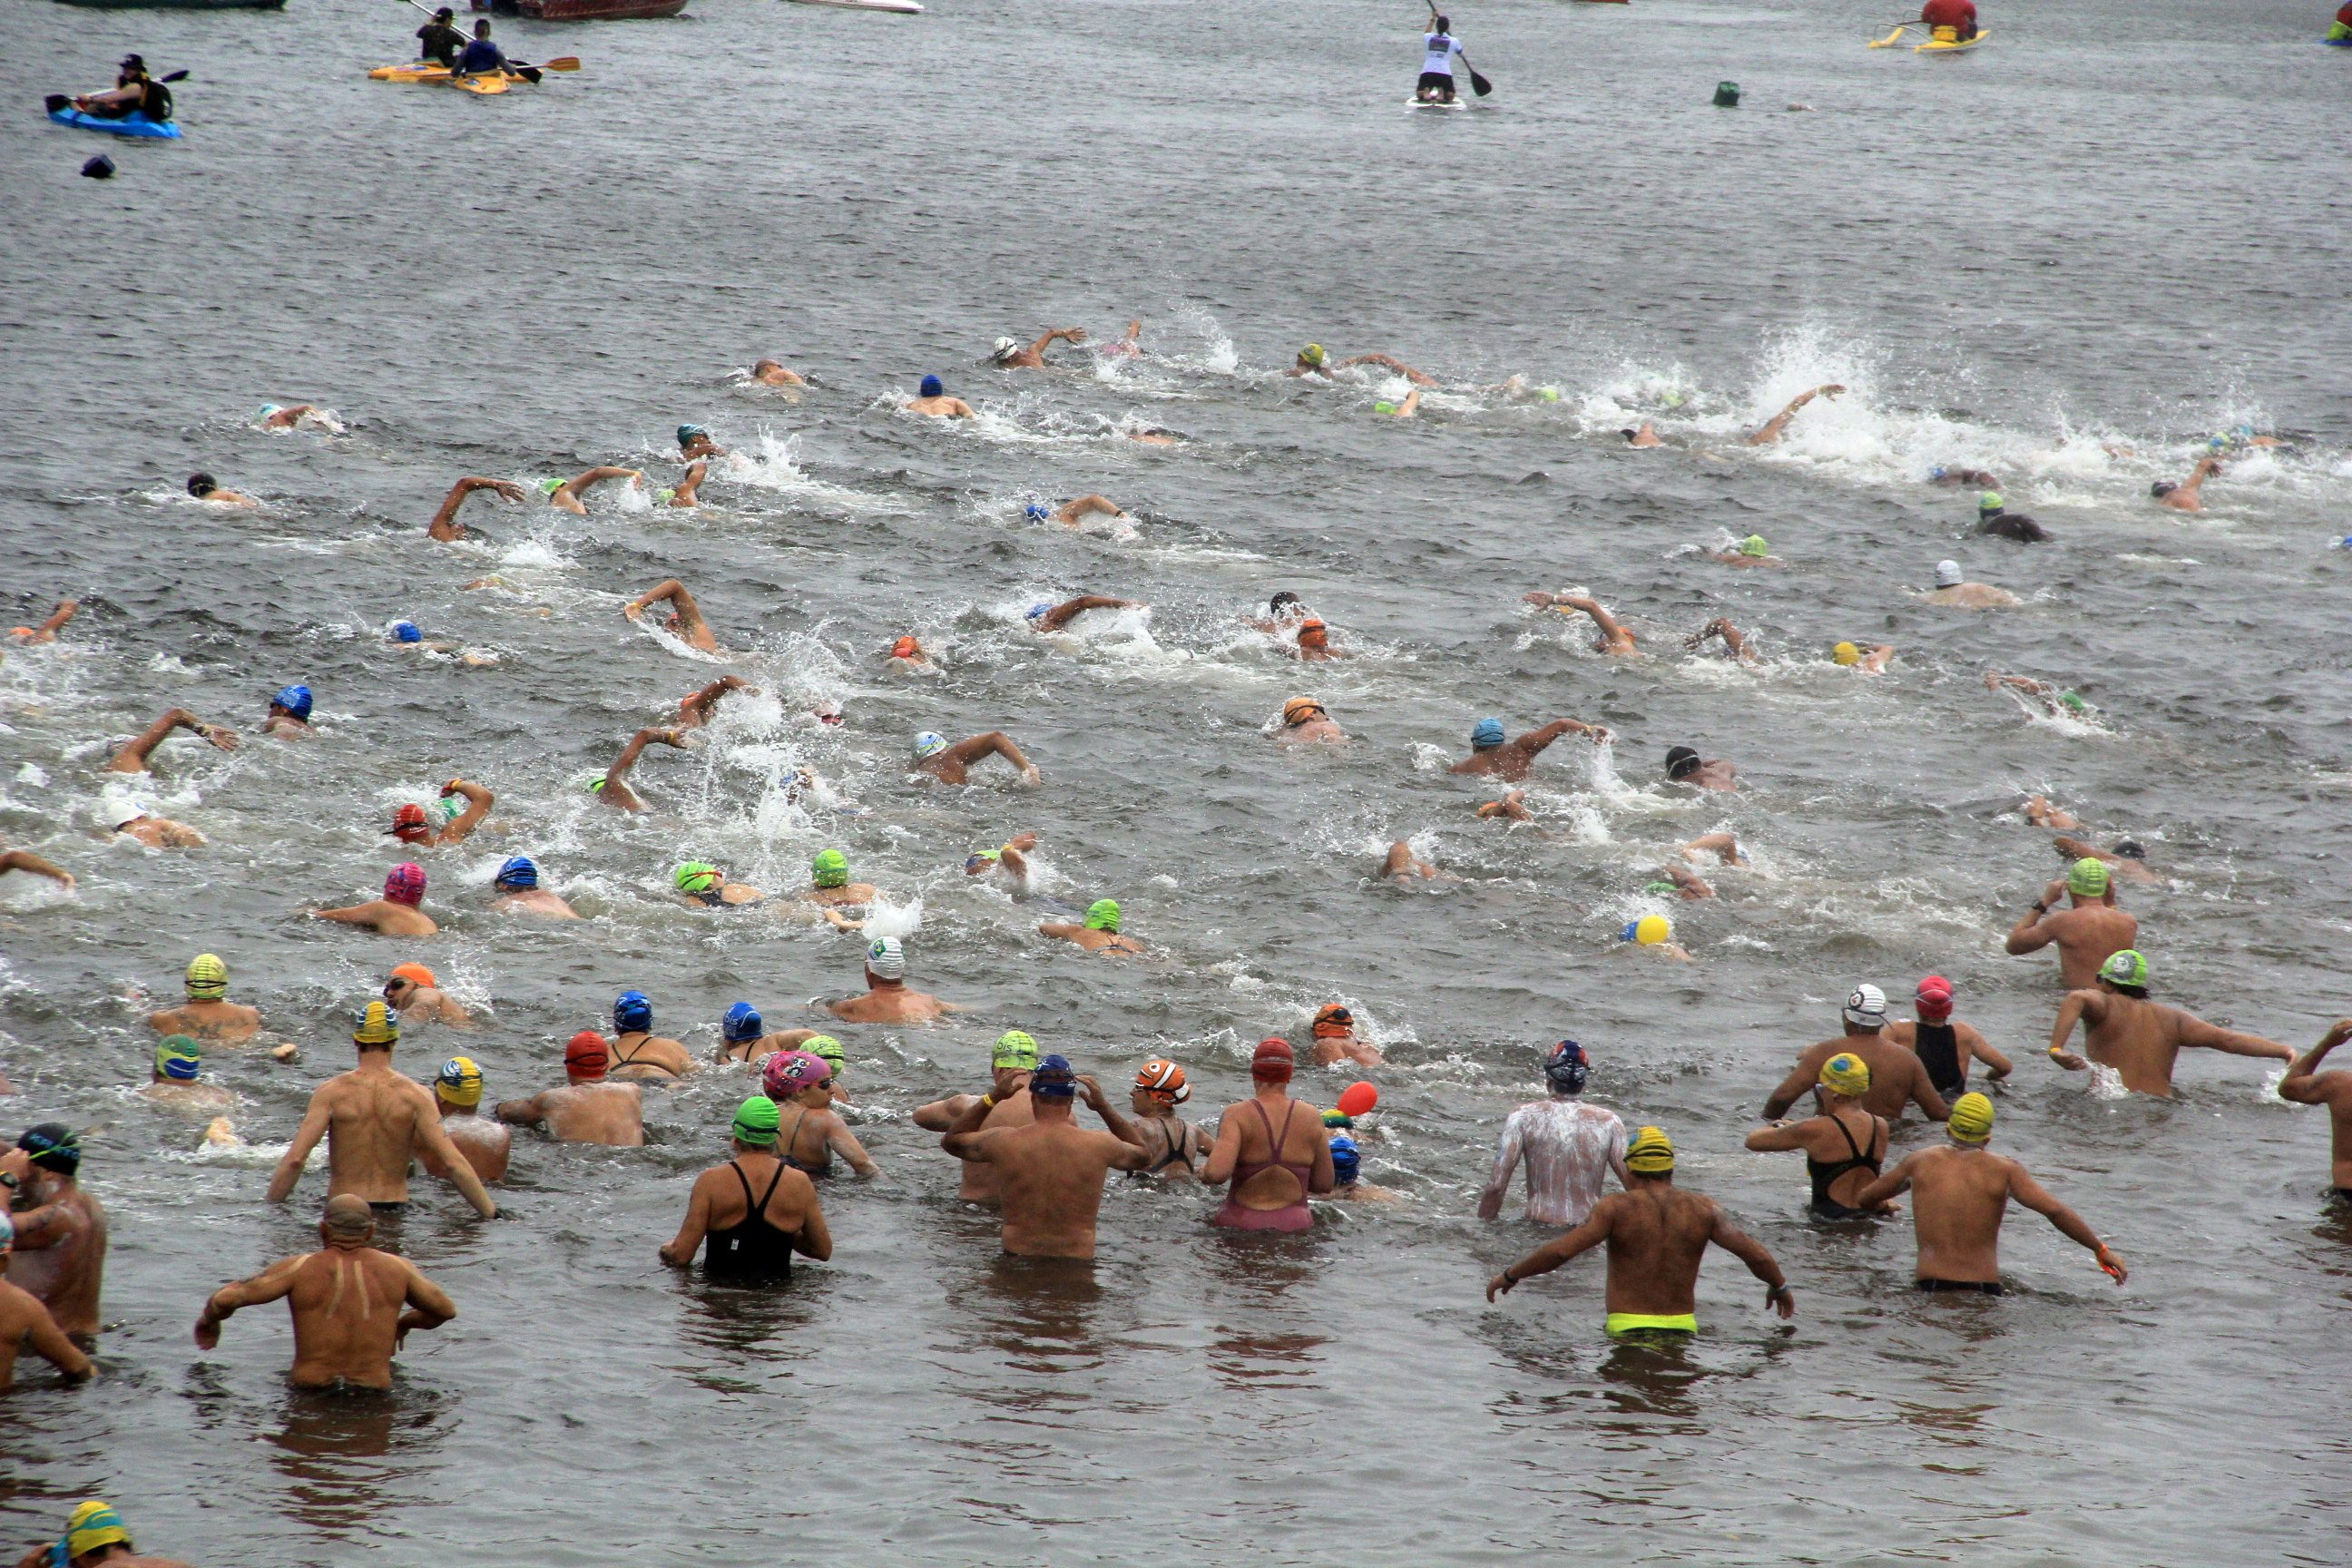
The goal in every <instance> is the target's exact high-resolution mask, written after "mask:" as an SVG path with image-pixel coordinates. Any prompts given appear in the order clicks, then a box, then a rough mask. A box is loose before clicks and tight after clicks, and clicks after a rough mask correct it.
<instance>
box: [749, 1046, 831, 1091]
mask: <svg viewBox="0 0 2352 1568" xmlns="http://www.w3.org/2000/svg"><path fill="white" fill-rule="evenodd" d="M832 1078H833V1068H830V1067H827V1066H826V1065H825V1061H824V1058H823V1057H818V1056H812V1055H810V1054H809V1053H808V1052H806V1051H775V1052H772V1053H771V1054H770V1056H769V1058H768V1059H767V1060H766V1061H764V1062H761V1064H760V1087H761V1089H762V1090H764V1091H765V1092H766V1094H767V1095H768V1097H769V1099H770V1100H777V1099H782V1098H785V1097H788V1096H791V1095H795V1094H798V1093H800V1091H801V1090H803V1089H816V1088H818V1087H820V1086H821V1085H823V1084H825V1083H827V1082H829V1081H831V1079H832Z"/></svg>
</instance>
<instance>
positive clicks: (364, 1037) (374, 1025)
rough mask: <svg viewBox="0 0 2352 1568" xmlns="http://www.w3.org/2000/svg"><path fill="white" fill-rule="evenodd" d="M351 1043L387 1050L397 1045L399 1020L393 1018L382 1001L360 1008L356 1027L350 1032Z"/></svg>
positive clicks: (389, 1008) (390, 1009) (398, 1040)
mask: <svg viewBox="0 0 2352 1568" xmlns="http://www.w3.org/2000/svg"><path fill="white" fill-rule="evenodd" d="M399 1043H400V1020H399V1019H397V1018H395V1017H394V1016H393V1012H392V1008H391V1006H390V1005H387V1004H386V1003H384V1002H383V1001H375V1002H371V1003H369V1004H368V1005H366V1006H364V1007H362V1008H361V1009H360V1017H359V1024H358V1026H357V1027H355V1028H353V1029H352V1044H353V1045H358V1046H383V1047H386V1048H387V1049H389V1048H390V1047H394V1046H396V1045H398V1044H399Z"/></svg>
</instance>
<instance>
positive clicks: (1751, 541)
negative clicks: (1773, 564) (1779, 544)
mask: <svg viewBox="0 0 2352 1568" xmlns="http://www.w3.org/2000/svg"><path fill="white" fill-rule="evenodd" d="M1739 553H1741V554H1742V555H1754V556H1759V557H1760V556H1765V555H1769V554H1771V553H1772V547H1771V546H1770V545H1769V544H1767V543H1765V542H1764V536H1763V535H1762V534H1760V533H1751V534H1749V535H1748V537H1747V538H1745V539H1743V540H1741V541H1740V542H1739Z"/></svg>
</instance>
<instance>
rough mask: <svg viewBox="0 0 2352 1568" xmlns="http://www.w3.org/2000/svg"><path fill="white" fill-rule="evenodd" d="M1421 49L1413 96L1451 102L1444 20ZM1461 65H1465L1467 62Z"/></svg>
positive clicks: (1455, 46) (1457, 54)
mask: <svg viewBox="0 0 2352 1568" xmlns="http://www.w3.org/2000/svg"><path fill="white" fill-rule="evenodd" d="M1929 3H1930V4H1934V3H1935V0H1929ZM1421 46H1422V61H1421V81H1420V83H1419V84H1418V85H1417V86H1415V87H1414V88H1413V89H1412V96H1413V97H1414V98H1415V99H1416V100H1419V101H1421V102H1423V103H1451V102H1453V101H1454V61H1455V60H1462V46H1461V45H1460V44H1459V43H1457V42H1455V41H1454V35H1453V33H1452V32H1451V30H1450V24H1448V22H1447V21H1446V19H1445V18H1444V17H1443V16H1440V17H1438V18H1437V21H1436V31H1434V32H1431V33H1424V34H1423V35H1422V38H1421ZM1462 63H1463V64H1464V65H1465V66H1467V65H1468V64H1469V63H1470V62H1469V61H1468V60H1462Z"/></svg>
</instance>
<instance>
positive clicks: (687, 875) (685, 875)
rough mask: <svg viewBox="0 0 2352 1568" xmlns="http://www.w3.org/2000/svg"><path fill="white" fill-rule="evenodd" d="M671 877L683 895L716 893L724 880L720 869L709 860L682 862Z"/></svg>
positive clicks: (671, 873) (672, 872)
mask: <svg viewBox="0 0 2352 1568" xmlns="http://www.w3.org/2000/svg"><path fill="white" fill-rule="evenodd" d="M669 877H670V880H671V881H673V882H675V883H677V890H678V891H679V892H681V893H715V892H717V891H718V890H719V882H720V880H721V878H720V877H719V868H718V867H716V866H714V865H712V864H711V863H710V862H709V861H708V860H681V861H679V862H678V863H677V868H676V869H674V870H672V871H671V872H670V874H669Z"/></svg>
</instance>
